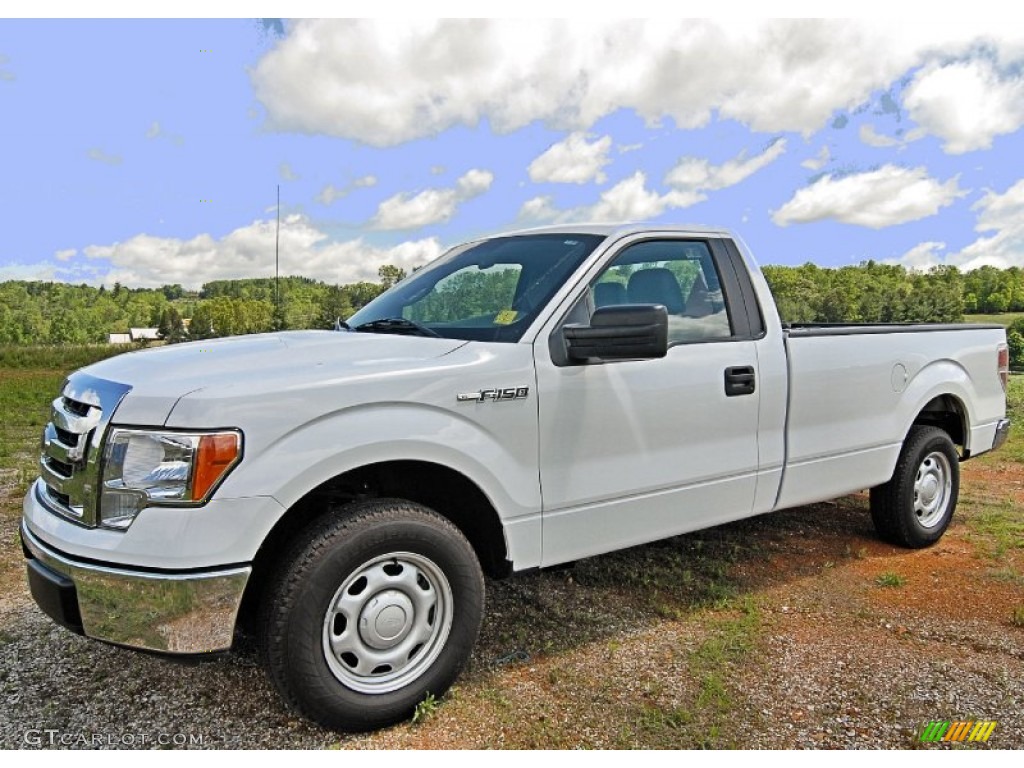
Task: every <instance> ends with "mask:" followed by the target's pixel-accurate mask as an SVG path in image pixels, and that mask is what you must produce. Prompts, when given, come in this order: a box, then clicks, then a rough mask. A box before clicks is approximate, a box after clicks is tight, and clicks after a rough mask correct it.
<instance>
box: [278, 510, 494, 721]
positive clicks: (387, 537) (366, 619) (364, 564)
mask: <svg viewBox="0 0 1024 768" xmlns="http://www.w3.org/2000/svg"><path fill="white" fill-rule="evenodd" d="M286 563H287V566H286V567H285V568H284V569H283V570H282V572H281V574H280V575H279V576H278V580H277V582H276V584H275V585H273V586H272V588H271V589H270V590H269V592H268V599H267V601H266V603H265V604H264V605H263V607H262V608H263V611H262V613H263V621H262V622H261V624H262V628H263V638H262V639H263V642H262V646H263V651H264V655H265V659H266V663H267V668H268V671H269V673H270V677H271V679H272V680H273V682H274V684H275V685H276V686H277V688H278V690H279V691H280V692H281V694H282V695H283V696H284V697H285V699H287V700H288V701H289V702H290V703H291V704H292V705H293V706H294V707H296V708H297V709H298V710H299V711H301V712H302V713H303V714H305V715H306V716H308V717H310V718H312V719H313V720H315V721H317V722H318V723H320V724H321V725H324V726H326V727H328V728H332V729H337V730H368V729H371V728H378V727H381V726H384V725H388V724H391V723H394V722H397V721H399V720H402V719H404V718H406V717H408V716H409V715H410V714H411V713H412V711H413V710H414V709H415V707H416V704H417V703H418V702H420V701H422V700H423V698H424V697H425V696H426V695H427V694H428V693H429V694H433V695H434V696H441V695H442V694H443V693H444V692H445V691H446V690H447V689H448V687H449V686H450V685H451V684H452V682H453V681H454V680H455V678H456V676H457V675H458V673H459V671H460V670H461V669H462V666H463V665H464V663H465V661H466V659H467V658H468V657H469V654H470V651H471V650H472V648H473V644H474V642H475V641H476V636H477V634H478V632H479V629H480V622H481V619H482V616H483V604H484V585H483V575H482V573H481V571H480V566H479V564H478V562H477V559H476V556H475V554H474V552H473V549H472V547H471V546H470V545H469V542H467V541H466V539H465V537H464V536H463V535H462V533H461V532H460V531H459V530H458V529H457V528H456V527H455V526H454V525H452V523H451V522H449V521H448V520H447V519H445V518H443V517H441V516H440V515H438V514H437V513H436V512H433V511H432V510H430V509H428V508H427V507H424V506H421V505H419V504H413V503H411V502H406V501H401V500H380V501H370V502H361V503H357V504H353V505H350V506H348V507H346V508H344V509H342V510H339V512H338V514H336V515H331V516H329V519H325V520H322V521H320V522H318V523H316V524H314V525H313V526H312V527H311V528H310V529H309V530H307V531H306V533H305V534H303V535H302V536H300V538H299V539H298V540H297V543H296V546H295V547H294V549H293V551H292V552H291V555H290V557H289V558H287V560H286Z"/></svg>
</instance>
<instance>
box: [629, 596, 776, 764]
mask: <svg viewBox="0 0 1024 768" xmlns="http://www.w3.org/2000/svg"><path fill="white" fill-rule="evenodd" d="M703 623H704V624H705V626H707V627H709V629H710V633H709V634H708V636H707V637H706V638H705V639H704V641H703V642H702V643H701V644H700V645H699V646H698V647H697V648H696V649H694V650H693V651H691V652H690V654H689V656H688V660H687V661H688V667H689V669H690V671H691V674H692V675H693V676H694V677H695V679H696V680H697V681H698V683H697V689H696V692H695V695H694V697H693V699H692V701H690V702H688V703H687V704H676V703H672V704H664V705H659V704H656V703H645V704H643V705H642V706H641V707H640V708H639V709H638V710H636V711H635V714H634V716H633V722H634V724H635V733H634V734H629V733H623V734H621V737H625V740H627V741H628V740H630V737H632V738H636V736H640V737H641V739H640V741H641V743H643V744H644V746H647V747H653V748H655V749H679V748H685V749H724V748H729V747H732V746H735V745H734V744H733V743H732V741H731V740H730V739H729V738H728V735H727V734H728V732H729V729H728V726H729V724H730V722H731V720H732V718H733V716H734V714H735V711H736V709H737V706H738V704H737V702H736V701H735V699H734V698H733V693H732V692H731V690H730V685H729V679H730V676H731V671H732V670H733V669H734V668H735V667H736V666H738V665H739V664H742V663H744V662H745V661H747V657H748V656H749V654H750V653H751V651H753V650H754V648H755V646H756V642H757V636H758V632H759V631H760V626H761V612H760V609H759V608H758V606H757V604H756V603H755V602H754V601H753V600H752V599H749V598H748V599H746V600H744V602H743V603H742V605H741V606H740V607H739V609H730V610H728V611H727V612H726V613H725V615H719V614H712V618H711V619H710V620H709V621H707V622H703Z"/></svg>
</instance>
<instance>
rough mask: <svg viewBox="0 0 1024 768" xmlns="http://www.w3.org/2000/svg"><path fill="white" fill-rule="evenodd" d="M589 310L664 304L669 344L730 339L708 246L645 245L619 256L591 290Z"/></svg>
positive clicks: (680, 242) (657, 242)
mask: <svg viewBox="0 0 1024 768" xmlns="http://www.w3.org/2000/svg"><path fill="white" fill-rule="evenodd" d="M591 291H592V292H593V299H594V306H595V307H604V306H608V305H611V304H664V305H665V308H666V309H667V310H668V343H669V344H680V343H683V344H685V343H687V342H694V341H709V340H714V339H728V338H729V337H731V336H732V335H733V326H732V322H731V321H730V318H729V312H728V308H727V306H726V303H725V297H724V296H723V294H722V282H721V280H720V279H719V274H718V270H717V268H716V267H715V262H714V260H713V259H712V258H711V251H710V249H709V248H708V246H707V243H704V242H701V241H687V240H648V241H646V242H642V243H637V244H635V245H631V246H629V247H628V248H626V249H625V250H623V251H622V252H621V253H620V254H619V255H618V256H617V257H616V258H615V260H614V261H613V262H612V263H611V264H610V265H609V266H608V268H607V269H606V270H605V271H604V272H602V273H601V275H600V276H599V277H598V278H597V280H596V281H595V282H594V283H593V285H592V286H591Z"/></svg>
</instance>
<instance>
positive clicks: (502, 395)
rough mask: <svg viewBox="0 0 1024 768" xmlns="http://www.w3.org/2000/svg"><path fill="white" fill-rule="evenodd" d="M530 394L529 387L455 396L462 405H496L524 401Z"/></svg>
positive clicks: (464, 393)
mask: <svg viewBox="0 0 1024 768" xmlns="http://www.w3.org/2000/svg"><path fill="white" fill-rule="evenodd" d="M529 394H530V388H529V387H505V388H504V389H481V390H480V391H479V392H462V393H460V394H457V395H456V396H455V399H456V400H458V401H459V402H460V403H487V402H491V403H496V402H498V401H499V400H522V399H523V398H524V397H526V396H527V395H529Z"/></svg>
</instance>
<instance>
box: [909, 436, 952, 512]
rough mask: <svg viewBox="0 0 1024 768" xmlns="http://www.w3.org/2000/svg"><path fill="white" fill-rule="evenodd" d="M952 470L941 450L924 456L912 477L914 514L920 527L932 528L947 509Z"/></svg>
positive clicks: (950, 493)
mask: <svg viewBox="0 0 1024 768" xmlns="http://www.w3.org/2000/svg"><path fill="white" fill-rule="evenodd" d="M952 492H953V472H952V469H951V468H950V464H949V458H948V457H947V456H946V454H944V453H942V452H941V451H934V452H932V453H929V454H928V455H927V456H925V457H924V460H923V461H922V462H921V463H920V464H919V465H918V467H917V475H916V476H915V477H914V515H915V516H916V517H917V522H918V524H920V526H921V527H922V528H934V527H935V526H936V525H938V524H939V523H941V522H942V519H943V518H944V517H945V516H946V511H947V510H948V509H949V501H950V499H951V498H952Z"/></svg>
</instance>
